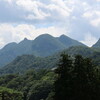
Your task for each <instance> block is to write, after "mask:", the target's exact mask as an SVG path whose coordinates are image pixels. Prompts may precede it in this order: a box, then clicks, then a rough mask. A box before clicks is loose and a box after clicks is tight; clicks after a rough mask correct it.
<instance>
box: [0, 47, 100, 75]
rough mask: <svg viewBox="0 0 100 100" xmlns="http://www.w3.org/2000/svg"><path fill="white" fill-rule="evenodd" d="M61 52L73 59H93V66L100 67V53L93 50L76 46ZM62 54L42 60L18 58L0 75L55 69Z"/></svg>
mask: <svg viewBox="0 0 100 100" xmlns="http://www.w3.org/2000/svg"><path fill="white" fill-rule="evenodd" d="M62 52H66V53H68V54H69V55H71V56H73V57H74V56H75V55H77V54H80V55H82V56H84V57H90V58H92V59H93V61H94V64H95V65H99V66H100V52H95V50H93V49H91V48H88V47H81V46H76V47H70V48H68V49H66V50H64V51H62ZM62 52H59V53H56V54H54V55H52V56H48V57H44V58H42V57H35V56H33V55H23V56H19V57H17V58H16V59H15V60H14V61H12V62H11V63H9V64H8V65H6V66H4V67H3V68H1V69H0V74H9V73H24V72H25V71H26V70H28V69H31V68H35V69H41V68H49V69H51V68H55V67H56V66H57V63H58V60H59V57H60V54H61V53H62Z"/></svg>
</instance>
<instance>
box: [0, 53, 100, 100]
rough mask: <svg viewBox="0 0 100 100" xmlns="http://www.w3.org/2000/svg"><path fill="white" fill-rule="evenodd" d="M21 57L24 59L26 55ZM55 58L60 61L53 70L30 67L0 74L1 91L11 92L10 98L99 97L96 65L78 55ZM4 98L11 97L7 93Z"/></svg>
mask: <svg viewBox="0 0 100 100" xmlns="http://www.w3.org/2000/svg"><path fill="white" fill-rule="evenodd" d="M28 56H29V55H28ZM23 57H24V59H27V56H23ZM29 57H30V58H31V59H32V60H34V61H35V60H36V59H39V60H40V59H41V58H36V57H35V56H29ZM29 57H28V58H29ZM53 57H56V56H53ZM57 57H58V58H60V60H59V62H58V64H57V65H55V66H56V67H57V66H58V67H57V68H56V69H53V70H50V69H32V68H30V70H28V71H25V73H16V74H15V72H14V74H8V75H3V76H1V77H0V86H1V87H3V88H4V87H5V88H4V90H7V93H8V94H12V98H14V97H15V95H18V96H17V97H19V98H20V99H18V100H99V99H100V70H99V64H98V65H96V64H95V63H93V61H92V60H91V59H89V58H84V57H82V56H80V55H76V56H75V57H74V56H71V57H70V56H68V55H66V54H65V53H64V54H62V55H61V57H60V56H57ZM99 57H100V56H99ZM33 58H34V59H33ZM56 59H57V58H56ZM18 62H20V60H18ZM25 62H27V65H28V64H29V63H30V62H29V61H28V60H26V61H25ZM27 65H26V66H27ZM20 67H21V66H20ZM23 69H24V67H23ZM8 88H10V89H11V90H10V89H8ZM9 90H10V91H13V90H15V91H20V92H15V94H14V91H13V92H9ZM2 93H3V91H1V94H2ZM16 93H18V94H16ZM4 97H7V98H8V99H4V100H13V99H10V98H9V95H6V96H4ZM14 100H17V99H14Z"/></svg>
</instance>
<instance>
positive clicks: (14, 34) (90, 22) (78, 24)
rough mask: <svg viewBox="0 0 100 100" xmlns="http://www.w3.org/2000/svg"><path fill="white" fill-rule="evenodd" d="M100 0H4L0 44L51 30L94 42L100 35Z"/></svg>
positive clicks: (0, 13) (0, 1)
mask: <svg viewBox="0 0 100 100" xmlns="http://www.w3.org/2000/svg"><path fill="white" fill-rule="evenodd" d="M99 1H100V0H0V37H1V38H0V41H1V44H0V45H3V44H6V43H8V42H12V41H16V42H19V41H20V40H22V39H23V38H24V37H27V38H29V39H32V38H34V37H36V36H38V35H40V34H43V33H49V34H51V35H54V36H59V35H61V34H66V35H68V36H70V37H72V38H74V39H76V40H79V41H83V42H84V43H85V44H87V45H90V46H91V45H92V44H93V41H92V42H89V41H91V40H92V39H93V40H94V42H95V41H96V40H97V39H98V38H99V37H100V29H99V27H100V2H99ZM87 33H90V34H91V35H88V34H87ZM86 37H88V39H87V38H86ZM88 40H89V41H88Z"/></svg>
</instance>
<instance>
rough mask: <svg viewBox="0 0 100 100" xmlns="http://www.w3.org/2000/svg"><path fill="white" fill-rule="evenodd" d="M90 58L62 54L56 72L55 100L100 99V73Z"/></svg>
mask: <svg viewBox="0 0 100 100" xmlns="http://www.w3.org/2000/svg"><path fill="white" fill-rule="evenodd" d="M96 70H97V69H96V67H94V66H93V65H92V61H91V59H89V58H83V57H82V56H80V55H77V56H76V57H75V59H74V60H72V59H71V57H70V56H68V55H67V54H62V55H61V59H60V62H59V64H58V68H57V69H56V71H55V73H56V74H58V78H57V79H56V81H55V84H54V92H55V94H54V96H53V99H54V100H100V75H99V71H96Z"/></svg>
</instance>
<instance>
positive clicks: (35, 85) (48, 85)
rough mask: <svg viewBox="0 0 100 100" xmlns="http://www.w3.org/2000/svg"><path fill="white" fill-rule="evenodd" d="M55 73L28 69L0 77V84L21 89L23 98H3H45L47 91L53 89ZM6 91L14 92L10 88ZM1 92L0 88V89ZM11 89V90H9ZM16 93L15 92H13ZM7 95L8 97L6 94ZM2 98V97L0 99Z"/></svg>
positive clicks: (33, 99) (29, 99) (32, 99)
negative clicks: (21, 73) (20, 72)
mask: <svg viewBox="0 0 100 100" xmlns="http://www.w3.org/2000/svg"><path fill="white" fill-rule="evenodd" d="M55 77H56V75H55V74H54V72H52V71H50V70H45V69H44V70H43V69H42V70H38V71H35V70H34V69H31V70H28V71H27V72H26V73H25V74H23V75H18V74H10V75H4V76H1V77H0V86H2V87H6V88H10V89H13V90H16V91H21V93H22V96H21V95H20V94H19V95H18V96H21V97H23V99H4V100H46V98H47V97H48V95H49V93H50V92H51V91H52V89H53V83H54V80H55ZM6 88H4V90H5V91H6V90H7V93H9V94H12V97H14V95H13V94H14V93H15V92H13V91H12V90H9V89H6ZM8 90H9V91H8ZM0 91H1V93H3V91H2V90H0ZM10 91H11V92H10ZM15 95H17V94H15ZM7 97H9V96H8V95H7ZM0 100H3V99H0Z"/></svg>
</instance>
